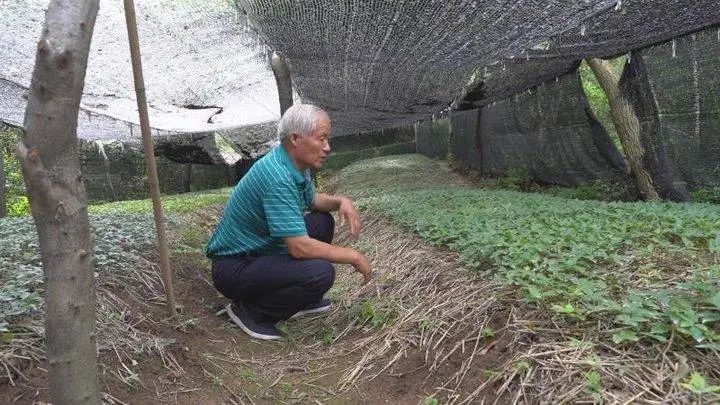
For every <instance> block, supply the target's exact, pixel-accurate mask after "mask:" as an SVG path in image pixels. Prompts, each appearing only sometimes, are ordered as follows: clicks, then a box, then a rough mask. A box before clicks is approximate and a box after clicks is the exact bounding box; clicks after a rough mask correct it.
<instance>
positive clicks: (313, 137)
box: [293, 114, 332, 170]
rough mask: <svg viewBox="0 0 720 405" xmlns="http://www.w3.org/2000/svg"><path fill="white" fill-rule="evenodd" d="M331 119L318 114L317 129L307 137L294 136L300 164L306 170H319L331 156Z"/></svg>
mask: <svg viewBox="0 0 720 405" xmlns="http://www.w3.org/2000/svg"><path fill="white" fill-rule="evenodd" d="M331 130H332V128H331V125H330V117H328V116H327V114H318V115H317V118H316V121H315V129H314V130H313V131H312V132H310V133H309V134H307V135H305V136H299V135H293V136H294V137H295V136H297V137H296V138H295V142H294V143H295V146H296V147H297V149H296V150H297V159H298V163H300V164H301V165H302V166H304V167H306V168H308V167H309V168H311V169H313V170H318V169H320V167H322V165H323V163H325V159H326V158H327V157H328V155H329V154H330V131H331Z"/></svg>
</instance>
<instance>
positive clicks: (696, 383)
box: [680, 373, 720, 394]
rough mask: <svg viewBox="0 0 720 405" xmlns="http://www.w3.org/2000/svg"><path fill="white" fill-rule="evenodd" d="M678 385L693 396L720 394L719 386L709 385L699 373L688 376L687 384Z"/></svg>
mask: <svg viewBox="0 0 720 405" xmlns="http://www.w3.org/2000/svg"><path fill="white" fill-rule="evenodd" d="M680 385H681V386H682V387H684V388H685V389H687V390H689V391H691V392H694V393H695V394H707V393H711V392H720V386H717V385H709V384H708V383H707V380H706V379H705V377H704V376H703V375H702V374H700V373H692V374H690V378H688V380H687V382H684V383H681V384H680Z"/></svg>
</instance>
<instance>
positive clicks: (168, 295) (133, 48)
mask: <svg viewBox="0 0 720 405" xmlns="http://www.w3.org/2000/svg"><path fill="white" fill-rule="evenodd" d="M123 4H124V6H125V22H126V23H127V31H128V40H129V42H130V58H131V60H132V68H133V79H134V80H135V94H136V96H137V105H138V114H140V132H141V133H142V139H143V148H144V149H145V166H146V168H147V172H148V182H149V183H150V198H151V199H152V203H153V213H154V216H155V230H156V231H157V240H158V253H159V254H160V267H161V270H162V274H161V276H162V280H163V284H164V286H165V299H166V301H167V311H168V315H169V316H170V317H171V318H175V316H176V315H177V314H176V312H175V291H174V288H173V274H172V269H171V268H170V253H169V251H168V247H167V240H166V239H165V215H164V213H163V207H162V201H161V200H160V185H159V181H158V174H157V168H156V166H155V147H154V144H153V140H152V136H151V135H150V120H149V118H148V110H147V99H146V97H145V81H144V79H143V74H142V63H141V60H140V41H139V40H138V32H137V20H136V17H135V3H134V2H133V0H123Z"/></svg>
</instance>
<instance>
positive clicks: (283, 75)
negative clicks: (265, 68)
mask: <svg viewBox="0 0 720 405" xmlns="http://www.w3.org/2000/svg"><path fill="white" fill-rule="evenodd" d="M270 64H271V65H272V70H273V74H274V75H275V83H276V84H277V89H278V97H279V98H280V115H283V114H285V111H287V109H288V108H290V107H292V105H293V98H292V80H291V79H290V69H289V68H288V65H287V63H286V62H285V58H283V57H282V56H280V55H278V54H277V53H274V52H273V54H272V57H271V59H270Z"/></svg>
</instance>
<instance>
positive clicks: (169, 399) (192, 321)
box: [0, 254, 511, 404]
mask: <svg viewBox="0 0 720 405" xmlns="http://www.w3.org/2000/svg"><path fill="white" fill-rule="evenodd" d="M173 265H174V267H175V274H176V277H175V283H176V284H175V288H176V296H177V301H178V302H179V303H181V304H182V313H181V317H180V321H179V325H178V324H175V323H172V322H169V321H168V320H167V319H164V317H165V308H164V307H163V306H162V303H161V302H157V303H153V304H152V305H150V306H148V305H147V303H138V302H137V301H135V300H134V299H133V298H132V296H131V295H130V294H128V291H129V289H133V288H142V286H135V285H128V286H125V287H124V288H125V289H124V290H123V291H117V292H116V294H117V296H118V297H120V298H121V299H123V301H125V302H127V303H129V304H130V305H129V310H128V314H127V315H126V319H128V320H133V321H135V322H138V323H137V324H135V325H134V327H135V328H136V329H138V330H142V331H144V332H149V333H151V334H152V335H155V336H158V337H161V338H163V339H168V340H169V341H171V342H173V343H172V344H169V345H168V346H167V347H165V348H164V350H163V351H161V354H160V355H157V354H153V355H151V354H148V353H146V352H140V353H136V354H134V355H132V357H131V358H129V359H128V358H127V357H125V356H122V355H120V354H118V353H117V352H115V351H112V350H106V351H103V352H101V353H100V357H99V360H100V378H101V387H102V388H101V389H102V392H103V399H104V401H105V402H106V403H111V404H112V403H117V404H123V403H124V404H158V403H176V404H226V403H237V404H245V403H250V404H253V403H254V404H264V403H329V404H349V403H351V404H355V403H357V404H361V403H362V404H376V403H378V404H379V403H389V404H417V403H435V402H433V400H432V397H431V396H430V395H431V393H433V392H436V389H437V388H438V386H439V385H441V384H443V382H445V381H446V380H447V379H448V377H450V376H452V375H453V374H454V373H456V372H457V371H458V368H459V367H461V366H462V365H463V362H464V361H466V360H467V358H468V356H469V355H470V350H472V349H473V347H467V348H463V350H456V351H455V352H454V353H453V354H452V355H451V356H449V357H448V358H447V360H445V361H444V362H443V363H442V364H441V365H440V367H438V368H437V369H436V370H430V367H431V364H432V363H433V355H434V353H449V352H450V351H451V349H452V348H451V347H450V346H451V345H453V344H456V343H454V342H456V341H457V339H446V340H445V342H446V343H443V344H441V345H439V346H437V347H433V348H420V347H418V346H415V347H413V346H412V345H410V346H408V347H404V348H398V350H402V351H403V353H402V355H401V357H400V358H399V360H397V361H396V362H395V363H394V364H393V365H392V366H391V367H389V368H388V369H386V370H384V371H383V372H382V373H380V374H379V375H377V377H376V378H374V379H372V380H370V379H368V378H360V379H358V380H357V381H356V382H355V383H353V384H352V385H351V386H349V387H344V388H342V389H341V388H340V386H339V383H340V379H341V378H342V376H343V374H345V373H347V370H348V369H351V368H352V367H353V366H354V365H355V364H356V363H357V362H358V361H359V360H360V358H361V357H362V356H363V355H364V353H363V350H362V348H356V349H350V350H348V349H342V350H335V346H336V342H332V343H329V344H328V343H327V342H325V343H324V342H323V341H322V333H319V332H318V333H312V332H310V333H307V330H311V329H313V328H320V329H321V328H323V327H325V326H326V325H325V324H324V323H323V320H322V319H306V320H298V321H294V322H293V323H292V324H290V325H289V328H288V329H289V330H290V332H291V333H293V332H297V331H304V332H303V333H300V335H301V336H299V337H292V336H291V337H289V338H288V339H287V340H286V341H284V342H280V343H278V342H258V341H255V340H252V339H250V338H248V337H247V336H246V335H245V334H244V333H243V332H242V331H241V330H240V329H239V328H237V327H235V326H234V325H233V324H232V323H231V322H230V321H229V320H228V318H227V316H226V315H225V314H220V315H218V314H217V313H218V312H219V311H220V310H222V309H223V307H224V305H225V304H226V303H227V300H226V299H225V298H224V297H222V296H221V295H219V294H218V293H217V291H216V290H215V289H214V287H213V286H212V285H211V282H210V281H209V273H208V263H207V261H206V260H205V259H203V258H202V257H201V255H198V254H176V255H174V257H173ZM341 273H343V274H341ZM338 275H339V278H343V277H345V278H350V279H351V281H349V282H350V283H356V281H357V280H355V277H353V276H354V275H353V274H352V273H351V272H350V271H349V270H348V269H339V271H338ZM343 310H345V309H343V308H337V309H336V311H343ZM505 321H506V314H502V313H498V314H497V317H496V319H493V321H492V327H493V329H494V330H502V329H503V326H504V324H505ZM368 333H373V331H372V330H369V331H364V330H356V331H352V332H350V333H348V334H346V335H345V336H344V337H343V340H344V341H347V340H350V341H352V340H353V339H356V338H360V337H361V336H364V335H367V334H368ZM296 334H297V333H296ZM510 341H511V339H510V338H509V337H508V336H507V335H506V334H504V333H498V334H497V335H496V336H492V337H487V338H485V337H483V338H481V339H480V340H479V341H478V342H477V345H476V346H477V347H476V348H475V349H476V350H475V351H477V352H478V355H477V356H476V357H475V358H474V360H473V361H472V362H471V364H470V365H471V366H472V367H470V368H469V369H468V370H467V371H466V373H465V375H464V377H463V379H462V384H461V385H460V386H457V387H451V388H452V389H454V390H455V391H461V392H472V391H473V390H475V389H476V388H477V387H479V386H480V385H482V384H483V383H484V382H486V381H487V380H488V378H490V377H492V372H491V370H493V369H495V368H499V367H502V364H503V363H504V362H505V361H506V360H507V359H508V358H509V356H510V353H508V350H510V347H509V346H508V345H509V344H510ZM346 346H347V345H346ZM350 346H351V345H350ZM395 354H397V351H395V352H393V351H390V354H388V355H387V357H388V358H390V357H394V355H395ZM45 370H47V367H46V366H45V364H44V363H41V364H28V365H27V367H26V368H25V369H24V370H22V372H23V374H24V377H19V378H16V379H15V381H14V385H12V384H9V382H8V383H7V384H5V385H4V386H2V385H0V402H1V403H8V404H9V403H17V404H37V403H43V402H49V393H48V388H47V387H48V381H47V373H46V371H45ZM369 374H370V373H368V375H369ZM497 388H498V387H497V383H495V384H489V385H487V386H486V388H484V389H483V391H482V392H481V393H480V394H479V395H478V397H477V398H479V399H480V400H484V401H486V402H489V403H493V402H494V401H496V400H499V401H498V402H499V403H502V402H503V400H502V398H497V397H495V395H494V394H493V393H494V392H495V391H496V389H497Z"/></svg>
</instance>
